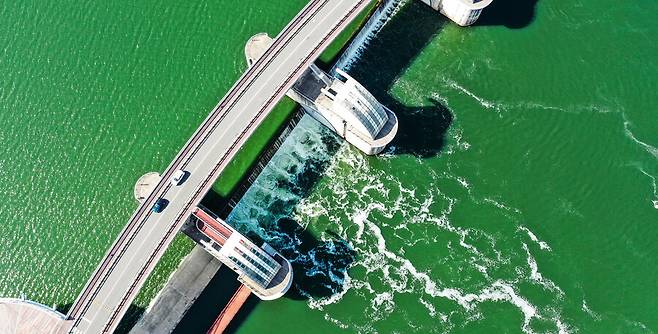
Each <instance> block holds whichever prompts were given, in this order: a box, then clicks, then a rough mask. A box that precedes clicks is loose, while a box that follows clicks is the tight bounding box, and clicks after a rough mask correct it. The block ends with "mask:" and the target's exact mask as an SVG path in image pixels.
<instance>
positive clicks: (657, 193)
mask: <svg viewBox="0 0 658 334" xmlns="http://www.w3.org/2000/svg"><path fill="white" fill-rule="evenodd" d="M637 169H638V170H639V171H640V173H642V174H644V175H646V176H647V177H648V178H649V179H651V188H652V189H653V197H654V198H655V199H654V200H652V201H651V204H652V205H653V208H654V209H658V186H657V185H656V177H655V176H653V175H651V174H649V173H647V172H646V171H645V170H644V169H642V167H639V166H638V167H637Z"/></svg>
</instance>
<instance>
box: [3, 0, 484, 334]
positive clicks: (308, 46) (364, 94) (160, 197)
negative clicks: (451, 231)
mask: <svg viewBox="0 0 658 334" xmlns="http://www.w3.org/2000/svg"><path fill="white" fill-rule="evenodd" d="M422 1H423V2H425V3H426V4H428V5H430V6H432V8H435V9H437V10H440V11H441V12H442V13H444V14H445V15H446V16H448V17H449V18H451V19H452V20H454V21H455V22H456V23H458V24H460V25H468V24H472V23H473V22H475V20H477V17H478V16H479V15H480V12H481V9H482V8H484V7H486V6H487V5H488V4H490V3H491V2H492V0H438V1H435V0H422ZM369 3H370V0H311V1H310V2H309V3H308V4H307V5H306V6H305V7H304V8H303V9H302V10H301V12H300V13H299V14H298V15H297V16H295V18H293V20H292V21H291V22H290V23H289V24H288V25H287V26H286V27H285V28H284V29H283V30H282V31H281V33H279V35H278V36H277V37H276V38H275V39H274V40H271V39H270V40H269V41H266V42H267V43H268V46H267V47H266V48H265V49H264V50H261V51H259V52H258V53H257V54H253V55H251V56H250V55H247V56H248V58H251V59H250V60H249V63H250V64H249V65H250V66H249V68H248V69H247V71H246V72H245V73H244V74H243V75H242V76H241V77H240V79H239V80H238V81H237V82H236V83H235V84H234V86H233V87H232V88H231V89H230V90H229V92H228V93H227V94H226V95H225V96H224V98H222V100H221V101H220V102H219V103H218V104H217V106H216V107H215V108H214V109H213V110H212V111H211V113H210V114H209V115H208V117H207V118H206V119H205V120H204V121H203V122H202V123H201V125H200V126H199V127H198V128H197V130H196V131H195V133H194V134H193V135H192V137H191V138H190V139H189V140H188V142H187V143H186V144H185V145H184V146H183V148H182V149H181V151H180V152H179V153H178V154H177V155H176V157H175V158H174V160H173V161H172V162H171V164H170V165H169V166H168V167H167V169H165V170H164V172H163V173H162V176H161V178H159V179H158V178H157V177H155V176H154V177H152V178H150V179H149V181H148V182H147V181H146V180H145V181H144V182H143V183H144V184H150V183H154V184H155V185H154V188H153V190H152V191H150V192H149V193H148V194H147V193H144V192H138V191H136V193H135V197H136V198H137V199H139V200H140V204H139V206H138V208H137V209H136V211H135V212H134V213H133V215H132V217H131V218H130V220H129V221H128V223H127V224H126V226H125V227H124V229H123V230H122V231H121V233H120V234H119V236H118V237H117V239H116V240H115V241H114V243H113V244H112V246H111V247H110V249H109V250H108V252H107V253H106V255H105V256H104V258H103V259H102V260H101V263H100V264H99V265H98V267H97V268H96V270H95V271H94V272H93V274H92V276H91V278H90V279H89V281H88V282H87V283H86V285H85V286H84V288H83V290H82V292H81V293H80V295H79V296H78V298H77V299H76V300H75V301H74V303H73V304H72V306H71V308H70V309H69V311H68V313H67V314H66V315H64V314H62V313H60V312H58V311H56V310H55V309H54V308H50V307H48V306H45V305H42V304H39V303H34V302H31V301H28V300H25V299H0V332H2V333H30V334H32V333H34V334H42V333H44V334H45V333H49V334H62V333H76V334H78V333H79V334H82V333H85V334H86V333H89V334H92V333H94V334H95V333H111V332H113V331H114V330H115V329H116V327H117V325H118V324H119V321H120V320H121V319H122V317H123V315H124V314H125V313H126V311H127V310H128V307H129V306H130V304H131V302H132V300H133V299H134V298H135V297H136V295H137V293H138V292H139V290H140V288H141V287H142V285H143V284H144V282H145V280H146V278H147V277H148V276H149V274H150V273H151V272H152V271H153V269H154V267H155V265H156V264H157V262H158V260H159V259H160V257H161V256H162V255H163V253H164V251H165V250H166V249H167V247H168V246H169V244H170V243H171V242H172V241H173V239H174V237H175V235H176V233H177V232H178V231H179V230H180V228H181V226H182V225H183V224H184V223H185V222H186V221H188V220H192V221H194V222H195V224H196V227H197V228H198V229H199V231H201V232H202V233H203V234H204V235H205V236H206V237H207V238H208V241H206V242H205V243H202V244H203V245H204V247H205V248H206V250H207V251H209V252H210V253H211V254H213V255H214V256H216V257H217V258H218V259H220V260H221V261H222V262H224V263H225V264H227V265H228V266H229V267H231V268H233V269H234V270H235V271H237V272H238V273H239V275H240V277H239V280H240V281H241V282H242V283H243V284H244V285H245V286H247V287H248V288H249V290H251V291H252V292H253V293H254V294H255V295H257V296H259V297H260V298H261V299H266V300H267V299H274V298H278V297H280V296H282V295H283V294H284V293H285V292H286V290H287V289H288V288H289V287H290V284H291V282H292V271H291V268H290V264H289V263H288V261H286V260H285V259H284V258H283V257H282V256H281V255H280V254H279V253H278V252H276V250H274V249H273V248H272V247H270V246H269V245H267V244H263V245H262V247H260V248H259V247H257V246H256V245H254V244H253V243H252V242H251V241H249V240H248V239H246V238H244V237H243V236H242V235H240V234H239V233H237V232H236V231H235V230H234V229H232V228H231V227H230V226H228V225H227V224H226V223H225V222H223V221H221V219H218V218H217V217H215V216H214V215H212V214H210V213H209V212H207V211H206V210H204V209H203V208H201V207H199V203H200V201H201V199H202V198H203V197H204V196H205V194H206V193H207V192H208V190H209V189H210V187H211V186H212V185H213V183H214V182H215V181H216V180H217V178H218V176H219V175H220V174H221V172H222V171H223V170H224V168H225V167H226V166H227V165H228V163H229V162H230V161H231V160H232V158H233V157H234V156H235V155H236V153H237V152H238V151H239V149H240V148H241V147H242V145H243V144H244V143H245V142H246V140H247V139H248V138H249V136H250V135H251V134H252V133H253V131H254V130H255V129H256V128H257V127H258V125H260V124H261V122H262V121H263V120H264V119H265V117H266V116H267V115H268V114H269V112H270V111H271V110H272V109H273V108H274V106H275V104H276V102H278V101H279V100H280V99H281V98H282V97H283V95H285V94H289V95H290V96H291V97H293V99H295V100H296V101H298V102H299V103H300V104H302V105H303V106H304V108H305V110H306V111H307V112H309V113H310V114H312V115H313V113H316V114H317V115H315V116H314V117H315V118H316V119H318V120H320V122H322V123H323V124H325V125H326V126H329V127H331V128H333V129H334V130H335V131H336V132H337V133H339V135H341V136H342V137H343V138H345V139H346V140H347V141H348V142H350V143H352V144H353V145H355V146H357V147H358V148H359V149H361V150H363V151H364V152H365V153H368V154H375V153H378V152H380V151H381V150H382V149H383V148H384V146H385V145H386V143H388V142H390V140H391V139H392V137H393V136H394V135H395V133H396V131H397V118H396V117H395V114H393V113H392V112H391V111H390V110H388V109H387V108H386V107H385V106H382V105H381V104H379V102H377V101H376V100H375V99H374V97H372V95H371V94H370V93H369V92H368V91H367V90H365V88H364V87H363V86H361V85H360V84H359V83H358V82H356V81H355V80H354V79H352V78H351V77H350V76H349V75H347V74H346V73H344V72H342V71H340V70H337V71H336V73H335V74H334V75H333V76H329V75H328V74H327V73H325V72H323V71H321V70H320V69H319V68H317V67H316V66H315V65H314V64H313V62H314V61H315V59H316V58H317V57H318V56H319V55H320V53H321V52H322V51H323V50H324V49H325V48H326V47H327V46H328V45H329V44H330V43H331V42H332V41H333V40H334V39H335V38H336V37H337V35H338V34H339V33H340V32H341V31H342V30H343V29H345V27H346V26H347V25H348V24H349V23H350V22H351V21H352V20H353V19H354V18H355V17H356V16H357V15H358V14H359V13H360V12H361V11H362V10H363V9H365V8H366V7H367V5H368V4H369ZM268 38H269V37H268ZM300 78H302V79H301V80H300ZM312 81H315V85H313V82H312ZM306 85H311V86H312V87H311V88H310V90H309V88H308V87H306ZM310 92H312V93H310ZM341 109H342V111H341V112H336V111H337V110H341ZM331 113H335V114H336V116H335V117H336V119H337V120H338V121H336V120H334V119H332V117H334V116H333V115H331ZM340 124H342V125H343V127H342V128H341V126H340ZM181 171H184V173H185V174H186V175H187V177H186V180H184V182H181V183H177V182H171V181H170V180H171V178H172V176H174V175H175V174H178V173H180V172H181ZM136 190H137V189H136ZM239 292H240V294H239V296H240V298H239V299H240V300H242V299H245V298H246V296H245V295H248V293H246V292H244V290H242V289H241V290H240V291H239ZM234 311H235V310H230V313H231V314H234ZM230 317H232V316H229V318H230ZM223 321H225V320H222V319H219V320H218V323H217V324H216V325H217V327H214V328H222V327H223V326H225V323H224V322H223Z"/></svg>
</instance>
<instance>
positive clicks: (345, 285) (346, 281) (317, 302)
mask: <svg viewBox="0 0 658 334" xmlns="http://www.w3.org/2000/svg"><path fill="white" fill-rule="evenodd" d="M316 264H317V263H316ZM336 281H337V280H336V278H335V277H334V280H333V282H336ZM338 281H340V282H342V285H341V288H340V289H339V290H338V292H337V293H334V294H333V295H331V296H329V297H327V298H314V297H313V296H311V295H308V294H306V297H308V306H309V307H310V308H312V309H315V310H323V309H324V307H325V306H327V305H331V304H335V303H337V302H339V301H340V300H341V299H343V296H345V294H346V293H347V291H349V290H350V288H351V287H352V279H351V278H350V276H349V275H347V272H346V273H345V277H344V278H343V279H342V280H340V279H338ZM302 294H305V293H304V292H302Z"/></svg>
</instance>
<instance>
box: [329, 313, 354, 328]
mask: <svg viewBox="0 0 658 334" xmlns="http://www.w3.org/2000/svg"><path fill="white" fill-rule="evenodd" d="M324 320H326V321H329V322H331V323H332V324H334V325H336V326H337V327H338V328H340V329H348V328H350V326H348V325H347V324H345V323H344V322H342V321H340V320H338V319H336V318H332V317H331V316H330V315H329V314H328V313H325V314H324Z"/></svg>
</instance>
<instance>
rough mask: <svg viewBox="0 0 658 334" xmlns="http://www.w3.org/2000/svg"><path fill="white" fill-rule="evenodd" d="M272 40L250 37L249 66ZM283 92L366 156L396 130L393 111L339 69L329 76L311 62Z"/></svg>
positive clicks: (248, 43) (376, 149) (265, 37)
mask: <svg viewBox="0 0 658 334" xmlns="http://www.w3.org/2000/svg"><path fill="white" fill-rule="evenodd" d="M272 43H273V39H272V38H271V37H269V36H268V35H267V34H265V33H260V34H257V35H255V36H253V37H251V38H250V39H249V41H248V42H247V44H246V46H245V56H246V58H247V63H248V64H249V66H251V65H252V64H254V63H255V62H256V60H258V58H260V57H261V56H262V55H263V53H265V50H267V48H269V47H270V45H272ZM286 95H288V97H290V98H292V99H293V100H295V101H296V102H298V103H299V104H300V105H301V106H302V107H303V108H304V110H305V111H306V112H307V113H308V114H309V115H311V116H312V117H313V118H315V119H316V120H318V121H319V122H320V123H322V124H323V125H325V126H326V127H328V128H329V129H331V130H333V131H334V132H336V133H337V134H338V135H339V136H340V137H341V138H343V139H345V140H346V141H347V142H348V143H350V144H352V145H354V146H355V147H356V148H358V149H359V150H361V151H363V152H364V153H365V154H368V155H374V154H377V153H380V152H381V151H383V150H384V148H385V147H386V145H388V143H390V142H391V141H392V140H393V138H394V137H395V134H396V133H397V131H398V119H397V116H395V113H393V112H392V111H391V110H390V109H388V108H387V107H386V106H384V105H383V104H381V103H379V101H377V99H375V97H374V96H373V95H372V94H371V93H370V92H368V90H367V89H366V88H365V87H363V85H361V84H360V83H359V82H358V81H356V80H355V79H354V78H352V77H351V76H349V75H348V74H347V73H345V72H343V71H342V70H341V69H336V73H335V74H334V75H333V76H331V75H329V74H327V73H326V72H324V71H323V70H321V69H320V68H319V67H318V66H317V65H315V64H311V65H310V66H309V68H308V69H307V70H306V71H305V72H304V73H303V74H302V76H301V77H300V78H299V79H298V80H297V81H296V82H295V84H294V85H293V86H292V89H290V90H288V92H286Z"/></svg>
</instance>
